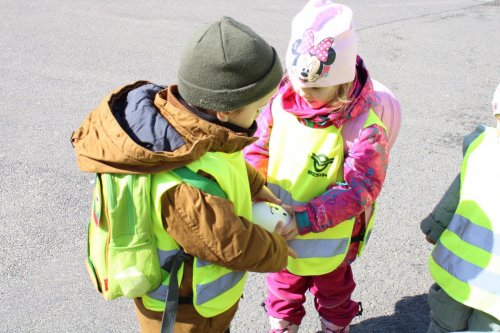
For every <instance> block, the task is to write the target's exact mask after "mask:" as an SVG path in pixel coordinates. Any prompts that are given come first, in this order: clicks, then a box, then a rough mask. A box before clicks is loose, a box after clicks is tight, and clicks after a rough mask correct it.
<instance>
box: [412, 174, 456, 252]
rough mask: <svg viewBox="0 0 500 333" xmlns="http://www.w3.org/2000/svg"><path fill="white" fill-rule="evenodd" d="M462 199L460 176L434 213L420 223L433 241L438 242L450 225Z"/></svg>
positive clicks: (423, 230)
mask: <svg viewBox="0 0 500 333" xmlns="http://www.w3.org/2000/svg"><path fill="white" fill-rule="evenodd" d="M459 198H460V174H458V176H456V177H455V179H454V180H453V182H452V183H451V185H450V187H449V188H448V190H447V191H446V193H445V194H444V196H443V197H442V198H441V200H440V201H439V203H438V204H437V205H436V207H434V209H433V211H432V212H431V213H430V214H429V216H427V217H426V218H425V219H423V220H422V222H420V229H421V230H422V232H423V233H424V234H425V235H426V236H427V237H429V238H430V239H431V240H433V241H434V243H435V242H437V240H438V239H439V237H441V234H442V233H443V231H444V230H445V229H446V228H447V227H448V224H450V222H451V219H452V218H453V215H454V214H455V211H456V209H457V206H458V201H459Z"/></svg>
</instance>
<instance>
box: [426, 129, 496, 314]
mask: <svg viewBox="0 0 500 333" xmlns="http://www.w3.org/2000/svg"><path fill="white" fill-rule="evenodd" d="M498 170H500V144H499V143H498V142H497V137H496V131H495V129H493V128H487V129H486V130H485V131H484V132H483V133H482V134H481V135H479V136H478V137H477V138H476V139H475V140H474V141H473V142H472V143H471V144H470V146H469V148H468V149H467V152H466V154H465V157H464V160H463V162H462V169H461V179H460V184H461V186H460V201H459V204H458V207H457V210H456V212H455V215H454V216H453V219H452V221H451V222H450V224H449V226H448V228H447V229H446V230H445V231H444V232H443V234H442V235H441V237H440V239H439V241H438V242H437V244H436V246H435V247H434V249H433V251H432V254H431V257H430V271H431V274H432V277H433V278H434V280H435V281H436V282H437V283H438V284H439V285H440V286H441V288H443V290H445V291H446V293H447V294H448V295H450V296H451V297H452V298H454V299H455V300H456V301H458V302H460V303H462V304H465V305H467V306H469V307H472V308H475V309H479V310H481V311H483V312H486V313H489V314H490V315H492V316H494V317H496V318H497V319H500V209H499V208H498V204H499V203H500V179H499V177H498Z"/></svg>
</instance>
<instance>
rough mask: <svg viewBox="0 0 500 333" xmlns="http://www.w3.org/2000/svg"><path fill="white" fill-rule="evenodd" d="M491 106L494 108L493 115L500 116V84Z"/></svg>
mask: <svg viewBox="0 0 500 333" xmlns="http://www.w3.org/2000/svg"><path fill="white" fill-rule="evenodd" d="M491 106H492V107H493V115H494V116H497V115H500V84H499V85H498V87H497V89H496V90H495V93H494V94H493V100H492V101H491Z"/></svg>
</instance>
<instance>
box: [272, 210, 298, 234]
mask: <svg viewBox="0 0 500 333" xmlns="http://www.w3.org/2000/svg"><path fill="white" fill-rule="evenodd" d="M282 207H283V209H285V210H286V211H287V212H288V214H290V216H292V219H291V220H290V222H288V224H287V225H285V224H284V223H283V222H280V223H278V225H277V226H276V229H275V231H276V232H277V233H278V234H280V235H281V236H283V238H284V239H285V240H287V241H288V240H291V239H294V238H295V237H297V236H298V234H299V229H298V228H297V219H296V218H295V213H294V211H293V208H292V207H291V206H287V205H283V206H282Z"/></svg>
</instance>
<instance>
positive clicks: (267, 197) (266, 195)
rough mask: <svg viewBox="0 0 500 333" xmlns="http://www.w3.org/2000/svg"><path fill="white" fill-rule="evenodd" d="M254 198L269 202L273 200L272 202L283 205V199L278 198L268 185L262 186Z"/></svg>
mask: <svg viewBox="0 0 500 333" xmlns="http://www.w3.org/2000/svg"><path fill="white" fill-rule="evenodd" d="M253 199H254V200H255V201H268V202H272V203H275V204H277V205H281V200H280V199H278V198H277V197H276V196H275V195H274V194H273V192H271V190H270V189H268V188H267V186H265V185H264V186H262V188H261V189H260V191H259V192H257V194H255V196H254V197H253Z"/></svg>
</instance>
